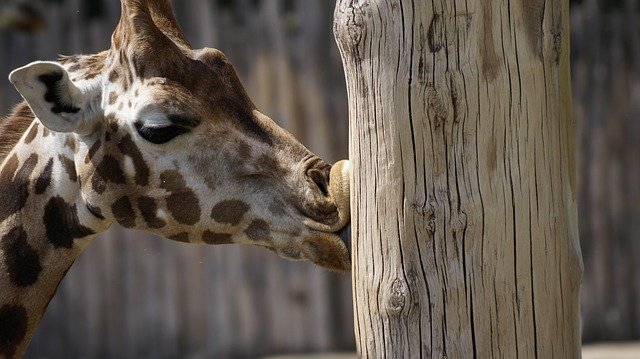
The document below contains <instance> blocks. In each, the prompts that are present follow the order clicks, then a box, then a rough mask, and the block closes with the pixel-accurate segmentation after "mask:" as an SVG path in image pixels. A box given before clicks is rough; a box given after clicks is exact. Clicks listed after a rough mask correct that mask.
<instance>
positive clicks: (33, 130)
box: [24, 124, 38, 145]
mask: <svg viewBox="0 0 640 359" xmlns="http://www.w3.org/2000/svg"><path fill="white" fill-rule="evenodd" d="M37 135H38V125H36V124H33V125H32V126H31V129H30V130H29V133H27V137H25V138H24V143H26V144H27V145H28V144H30V143H31V142H33V140H34V139H35V138H36V136H37Z"/></svg>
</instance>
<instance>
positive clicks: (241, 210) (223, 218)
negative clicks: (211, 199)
mask: <svg viewBox="0 0 640 359" xmlns="http://www.w3.org/2000/svg"><path fill="white" fill-rule="evenodd" d="M247 211H249V205H248V204H246V203H244V202H242V201H238V200H227V201H222V202H220V203H218V204H216V205H215V206H214V207H213V210H212V211H211V218H213V219H215V220H216V222H218V223H224V224H230V225H233V226H235V225H237V224H238V223H240V221H242V217H243V216H244V215H245V213H247Z"/></svg>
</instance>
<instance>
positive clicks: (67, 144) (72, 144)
mask: <svg viewBox="0 0 640 359" xmlns="http://www.w3.org/2000/svg"><path fill="white" fill-rule="evenodd" d="M45 128H46V127H45ZM64 145H65V147H67V148H69V149H70V150H71V151H73V153H77V152H78V148H77V146H76V141H74V140H73V138H72V137H71V136H67V138H66V139H65V140H64Z"/></svg>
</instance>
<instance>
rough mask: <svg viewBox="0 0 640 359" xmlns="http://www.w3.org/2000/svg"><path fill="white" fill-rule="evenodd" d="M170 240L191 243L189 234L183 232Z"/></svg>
mask: <svg viewBox="0 0 640 359" xmlns="http://www.w3.org/2000/svg"><path fill="white" fill-rule="evenodd" d="M169 239H170V240H172V241H176V242H182V243H189V233H187V232H183V233H178V234H174V235H172V236H170V237H169Z"/></svg>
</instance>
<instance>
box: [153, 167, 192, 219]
mask: <svg viewBox="0 0 640 359" xmlns="http://www.w3.org/2000/svg"><path fill="white" fill-rule="evenodd" d="M160 188H162V189H164V190H166V191H167V192H169V193H170V194H169V196H168V197H167V198H166V200H167V208H168V209H169V212H171V215H172V216H173V218H175V220H176V221H178V222H179V223H181V224H186V225H194V224H196V223H198V221H199V220H200V213H201V212H200V201H199V200H198V197H196V195H195V193H193V191H192V190H191V189H190V188H189V187H187V183H186V182H185V180H184V178H183V177H182V174H181V173H180V172H178V171H175V170H170V171H165V172H163V173H162V174H161V175H160Z"/></svg>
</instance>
